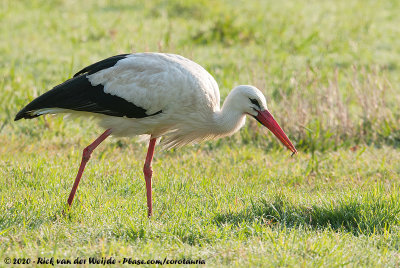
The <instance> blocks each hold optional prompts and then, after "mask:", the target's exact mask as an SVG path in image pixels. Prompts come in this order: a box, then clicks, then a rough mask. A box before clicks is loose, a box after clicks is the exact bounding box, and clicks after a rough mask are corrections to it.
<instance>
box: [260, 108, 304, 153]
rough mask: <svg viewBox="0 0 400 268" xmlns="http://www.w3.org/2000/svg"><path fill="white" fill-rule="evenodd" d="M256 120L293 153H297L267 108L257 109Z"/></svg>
mask: <svg viewBox="0 0 400 268" xmlns="http://www.w3.org/2000/svg"><path fill="white" fill-rule="evenodd" d="M255 118H256V119H257V120H258V122H260V123H261V124H262V125H264V126H265V127H267V128H268V129H269V130H270V131H271V132H272V133H274V135H275V136H276V137H277V138H278V139H279V140H280V141H281V142H282V143H283V145H285V146H286V147H287V148H288V149H289V150H290V151H292V152H293V154H297V150H296V148H295V147H294V146H293V144H292V142H291V141H290V140H289V138H288V137H287V136H286V134H285V132H283V130H282V128H281V127H280V126H279V124H278V123H277V122H276V121H275V119H274V117H273V116H272V114H271V113H270V112H268V110H265V111H259V112H258V115H257V116H256V117H255Z"/></svg>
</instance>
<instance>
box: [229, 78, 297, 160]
mask: <svg viewBox="0 0 400 268" xmlns="http://www.w3.org/2000/svg"><path fill="white" fill-rule="evenodd" d="M228 98H230V100H229V101H228V102H229V103H230V106H232V107H235V109H237V110H239V111H241V112H243V113H244V114H248V115H250V116H253V117H254V118H255V119H256V120H257V121H258V122H259V123H260V124H262V125H263V126H265V127H267V128H268V129H269V130H270V131H271V132H272V133H273V134H274V135H275V136H276V137H277V138H278V139H279V140H280V141H281V142H282V143H283V144H284V145H285V146H286V147H287V148H288V149H289V150H290V151H292V152H293V153H294V154H296V153H297V150H296V148H295V147H294V146H293V144H292V142H291V141H290V140H289V138H288V137H287V136H286V134H285V132H284V131H283V130H282V128H281V127H280V126H279V124H278V123H277V122H276V121H275V119H274V117H273V116H272V114H271V113H270V112H269V111H268V109H267V101H266V100H265V97H264V95H263V94H262V93H261V91H260V90H259V89H257V88H256V87H253V86H249V85H242V86H238V87H235V88H234V89H233V90H232V92H231V94H229V96H228Z"/></svg>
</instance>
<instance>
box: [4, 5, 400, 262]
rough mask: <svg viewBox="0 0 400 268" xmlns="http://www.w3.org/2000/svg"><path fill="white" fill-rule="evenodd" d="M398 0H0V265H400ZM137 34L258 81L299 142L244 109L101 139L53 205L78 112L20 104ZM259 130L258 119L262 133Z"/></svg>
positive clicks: (66, 172) (69, 170)
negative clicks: (181, 139)
mask: <svg viewBox="0 0 400 268" xmlns="http://www.w3.org/2000/svg"><path fill="white" fill-rule="evenodd" d="M399 11H400V4H399V2H398V1H395V0H393V1H389V0H388V1H368V0H367V1H361V0H350V1H344V0H339V1H300V0H291V1H285V2H284V3H281V1H251V2H249V1H239V0H235V1H218V2H211V1H205V0H204V1H178V0H174V1H161V0H159V1H146V3H142V2H141V1H135V2H133V1H118V2H116V1H81V2H74V1H61V0H60V1H8V0H5V1H2V2H1V3H0V55H1V58H2V60H1V61H0V74H1V75H0V96H1V98H0V111H1V112H0V257H1V258H0V266H2V265H4V262H3V259H4V258H5V257H6V256H9V257H12V258H13V257H16V258H32V259H36V258H37V257H47V258H50V257H53V256H54V257H56V258H71V259H74V258H76V257H82V258H89V257H91V256H97V257H106V256H113V257H116V258H118V259H121V258H123V257H132V258H134V259H144V260H147V259H161V260H162V259H164V258H165V257H167V258H169V259H181V258H186V259H189V258H190V259H199V258H200V259H204V260H205V261H206V264H207V265H208V266H215V265H217V266H220V265H227V266H235V265H237V266H248V265H255V266H303V267H309V266H329V267H330V266H352V267H358V266H369V267H376V266H381V267H387V266H392V267H397V266H399V265H400V263H399V262H400V254H399V253H398V252H399V248H400V218H399V217H400V214H399V212H400V193H399V191H398V189H399V186H400V164H399V163H400V153H399V144H400V128H399V125H400V112H399V109H398V104H399V103H400V91H399V86H398V85H399V83H400V76H399V62H400V50H399V48H400V39H399V38H398V36H399V34H400V30H399V27H398V25H400V17H399V16H398V14H399ZM131 51H163V52H172V53H177V54H181V55H184V56H186V57H189V58H191V59H193V60H195V61H196V62H198V63H200V64H201V65H203V66H205V67H206V69H207V70H209V71H210V72H211V73H212V74H213V75H214V77H215V78H216V80H217V81H218V83H219V85H220V89H221V96H222V98H224V97H225V96H226V95H227V94H228V92H229V90H230V89H231V88H232V87H234V86H235V85H238V84H253V85H256V86H257V87H259V88H260V89H262V90H263V91H264V93H265V94H266V96H267V99H268V106H269V108H270V110H271V112H272V113H273V114H274V116H275V117H276V119H277V120H278V121H279V123H280V124H281V125H282V126H283V128H284V129H285V131H286V132H287V133H288V134H289V136H290V138H291V139H292V140H293V141H295V143H296V146H297V147H298V148H299V151H300V153H299V155H298V156H296V157H293V158H291V157H290V153H289V152H288V151H287V150H284V149H283V148H282V146H280V144H279V143H278V141H277V140H276V139H275V138H274V137H273V135H271V134H268V133H267V132H265V131H264V130H263V129H262V128H260V127H259V126H258V125H257V123H256V122H254V121H253V120H249V122H248V123H247V125H246V127H245V128H244V129H242V131H241V132H240V133H237V134H235V135H234V136H233V137H230V138H226V139H223V140H218V141H214V142H207V143H204V144H201V145H195V146H191V147H186V148H183V149H179V150H172V151H167V152H163V151H159V150H156V155H155V161H154V165H153V169H154V183H153V195H154V200H153V201H154V216H153V218H152V219H148V218H147V217H146V211H147V208H146V200H145V198H146V197H145V183H144V179H143V174H142V165H143V161H144V158H145V153H146V145H145V144H140V143H136V142H134V139H120V140H118V139H114V138H110V139H109V140H107V141H106V142H105V143H104V144H102V145H101V146H100V147H99V148H98V149H97V150H96V151H95V152H94V154H93V157H92V159H91V160H90V162H89V164H88V166H87V169H86V171H85V174H84V176H83V180H82V182H81V185H80V187H79V189H78V192H77V195H76V199H75V201H74V204H73V208H72V210H71V211H70V212H69V213H67V214H66V215H63V213H62V212H63V210H64V208H65V203H66V199H67V197H68V194H69V191H70V188H71V186H72V183H73V179H74V177H75V175H76V171H77V168H78V165H79V162H80V158H81V151H82V149H83V148H84V147H85V146H86V145H88V144H89V143H90V142H91V141H92V140H93V139H94V138H95V137H96V136H97V135H98V134H99V133H100V132H101V130H100V129H99V128H97V127H96V126H95V124H94V123H93V122H91V121H90V120H87V119H84V118H83V119H80V118H78V119H73V120H63V118H62V116H58V117H55V116H47V117H46V118H39V119H36V120H23V121H18V122H13V118H14V116H15V114H16V112H17V111H18V110H19V109H20V108H22V107H23V106H24V105H26V104H27V103H28V102H29V101H30V100H32V99H33V98H35V97H36V96H38V95H39V94H41V93H43V92H45V91H47V90H48V89H50V88H51V87H53V86H55V85H56V84H58V83H60V82H62V81H63V80H64V79H67V78H68V77H70V76H71V75H72V74H73V73H74V72H75V71H78V70H79V69H80V68H82V67H84V66H86V65H88V64H90V63H92V62H94V61H96V60H100V59H102V58H105V57H108V56H111V55H114V54H119V53H127V52H131ZM265 134H266V135H265Z"/></svg>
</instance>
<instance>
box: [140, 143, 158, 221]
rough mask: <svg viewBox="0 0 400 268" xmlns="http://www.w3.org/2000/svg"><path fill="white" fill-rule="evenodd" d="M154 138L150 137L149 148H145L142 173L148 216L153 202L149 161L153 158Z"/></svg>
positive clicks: (151, 172) (151, 211) (151, 212)
mask: <svg viewBox="0 0 400 268" xmlns="http://www.w3.org/2000/svg"><path fill="white" fill-rule="evenodd" d="M156 140H157V139H156V138H152V139H150V142H149V149H148V150H147V156H146V162H145V163H144V167H143V173H144V179H145V180H146V191H147V215H148V216H149V217H150V216H151V215H152V214H153V203H152V199H151V177H152V175H153V170H152V168H151V161H152V160H153V154H154V147H155V146H156Z"/></svg>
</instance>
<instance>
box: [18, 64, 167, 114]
mask: <svg viewBox="0 0 400 268" xmlns="http://www.w3.org/2000/svg"><path fill="white" fill-rule="evenodd" d="M95 65H96V64H94V65H91V66H94V67H93V68H94V69H98V68H99V66H95ZM102 66H105V65H102ZM89 67H90V66H89ZM85 69H88V68H85ZM85 69H83V70H85ZM88 70H89V72H90V71H91V70H93V69H88ZM88 70H86V71H88ZM86 71H84V72H86ZM46 108H62V109H69V110H73V111H85V112H92V113H100V114H105V115H110V116H118V117H124V116H126V117H128V118H143V117H147V116H152V115H156V114H159V113H161V112H162V111H159V112H157V113H154V114H151V115H148V114H146V110H145V109H143V108H142V107H138V106H136V105H135V104H133V103H131V102H129V101H127V100H125V99H123V98H120V97H118V96H115V95H111V94H108V93H105V92H104V87H103V85H97V86H93V85H92V84H91V83H90V81H89V80H88V79H87V77H86V75H79V76H76V77H74V78H71V79H69V80H67V81H65V82H64V83H62V84H60V85H58V86H56V87H54V88H53V89H52V90H50V91H48V92H46V93H44V94H43V95H41V96H39V97H38V98H36V99H34V100H33V101H32V102H31V103H29V104H28V105H27V106H26V107H25V108H23V109H22V110H21V111H19V112H18V114H17V115H16V117H15V119H14V120H19V119H21V118H27V119H30V118H34V117H37V116H40V114H39V115H38V114H36V113H35V111H37V110H41V109H46Z"/></svg>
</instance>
